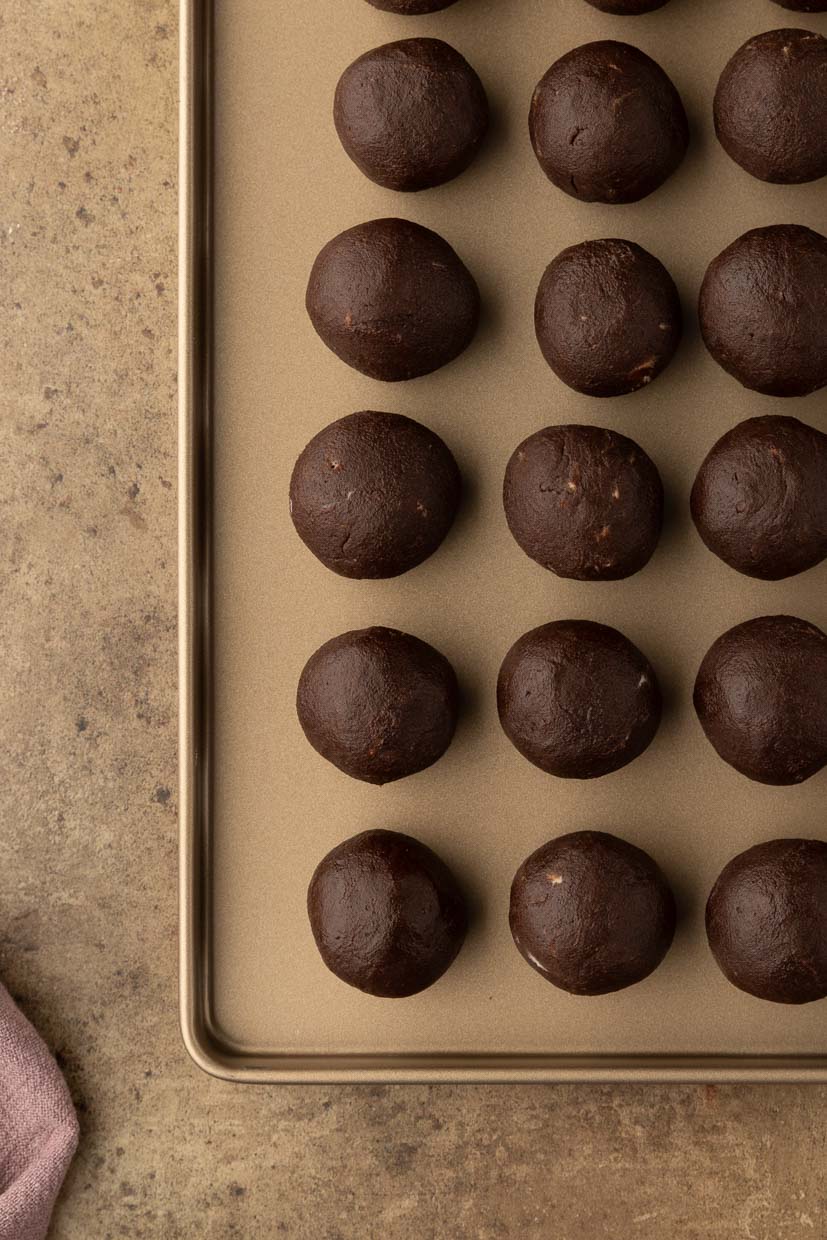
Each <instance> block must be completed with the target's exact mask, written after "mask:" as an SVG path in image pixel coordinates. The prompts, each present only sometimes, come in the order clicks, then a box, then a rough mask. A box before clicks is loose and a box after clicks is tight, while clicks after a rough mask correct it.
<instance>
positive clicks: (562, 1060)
mask: <svg viewBox="0 0 827 1240" xmlns="http://www.w3.org/2000/svg"><path fill="white" fill-rule="evenodd" d="M213 4H214V0H179V23H180V24H179V88H180V95H179V251H178V253H179V261H178V275H179V282H178V315H179V318H178V359H179V366H178V372H179V379H178V383H179V387H178V606H179V613H178V614H179V621H178V671H179V682H178V683H179V746H180V758H179V763H180V774H179V806H180V809H179V813H180V830H179V1009H180V1028H181V1034H182V1037H183V1041H184V1045H185V1047H186V1049H187V1051H188V1053H189V1055H190V1056H191V1058H192V1059H193V1061H194V1062H195V1063H196V1064H197V1065H198V1067H199V1068H201V1069H202V1070H203V1071H204V1072H206V1073H208V1074H209V1075H211V1076H214V1077H217V1078H219V1079H221V1080H224V1081H230V1082H234V1083H248V1084H249V1083H258V1084H271V1085H272V1084H278V1085H286V1084H305V1085H330V1084H332V1083H334V1082H340V1083H342V1084H393V1083H398V1084H402V1083H428V1084H431V1083H443V1082H444V1083H451V1084H459V1083H485V1084H508V1083H518V1082H528V1081H531V1082H538V1083H564V1082H569V1083H573V1082H592V1083H595V1084H597V1083H601V1082H602V1083H622V1082H639V1083H648V1084H668V1083H679V1082H680V1083H693V1082H695V1083H710V1084H713V1083H725V1082H738V1081H741V1082H745V1083H746V1082H750V1083H781V1082H787V1083H799V1084H803V1083H824V1082H827V1056H822V1055H798V1056H796V1055H784V1056H781V1055H765V1056H760V1055H750V1056H747V1055H720V1056H698V1055H687V1054H675V1055H659V1056H646V1055H624V1056H619V1055H599V1054H589V1055H578V1054H572V1055H560V1056H539V1055H519V1054H507V1053H506V1054H502V1055H495V1056H491V1055H489V1056H474V1055H453V1056H440V1055H427V1054H424V1055H423V1054H418V1055H416V1054H412V1055H406V1056H397V1055H393V1056H391V1055H384V1056H383V1055H381V1054H377V1055H371V1056H359V1055H335V1054H333V1055H327V1054H316V1055H276V1056H265V1057H256V1056H254V1055H252V1054H247V1053H244V1052H241V1051H236V1050H233V1049H232V1048H228V1047H225V1046H223V1045H222V1042H221V1039H220V1037H219V1036H218V1035H217V1034H216V1033H215V1031H213V1030H212V1029H211V1028H210V1022H209V1019H208V1011H209V986H210V982H209V973H208V963H207V962H208V953H207V950H206V949H207V946H208V933H209V908H208V888H207V885H206V883H205V882H204V871H205V868H206V859H207V855H208V847H209V826H210V817H209V812H210V810H209V803H208V799H207V790H208V775H209V768H210V733H209V726H208V725H209V719H208V717H207V716H208V694H209V657H208V651H209V614H208V608H207V598H208V591H207V590H206V589H205V579H206V578H207V577H208V567H209V538H208V526H207V525H205V521H206V520H207V518H208V508H207V507H206V506H205V505H202V503H201V487H202V483H203V478H202V474H203V471H204V466H205V451H206V448H207V446H208V444H207V439H208V436H203V437H202V438H201V439H199V431H200V430H201V427H202V422H204V421H205V414H208V412H209V409H210V376H209V353H210V350H209V341H210V335H209V333H210V307H209V296H208V294H209V290H210V284H209V271H210V240H211V238H210V233H211V226H210V225H211V193H210V175H211V159H210V151H209V140H208V135H209V108H210V104H211V97H212V81H211V74H210V53H211V24H212V17H213V11H214V10H213ZM206 425H207V426H208V422H206Z"/></svg>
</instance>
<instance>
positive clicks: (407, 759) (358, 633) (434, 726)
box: [296, 628, 459, 784]
mask: <svg viewBox="0 0 827 1240" xmlns="http://www.w3.org/2000/svg"><path fill="white" fill-rule="evenodd" d="M458 698H459V692H458V688H457V678H456V675H455V673H454V669H453V668H452V667H451V664H450V663H449V662H448V660H447V659H446V658H445V656H444V655H441V654H440V653H439V651H438V650H434V648H433V646H429V645H428V644H427V642H423V641H420V640H419V638H418V637H411V636H410V634H409V633H400V632H398V631H397V630H396V629H384V628H371V629H355V630H353V631H351V632H349V633H342V634H341V635H340V636H339V637H334V638H331V640H330V641H328V642H325V644H324V645H323V646H320V647H319V649H318V650H317V651H316V653H315V654H313V655H311V656H310V658H309V659H308V661H307V663H306V664H305V666H304V670H303V671H302V674H301V677H300V679H299V687H298V692H297V695H296V710H297V712H298V716H299V723H300V724H301V726H302V729H303V731H304V734H305V736H306V737H307V739H308V740H309V741H310V744H311V745H312V746H313V748H314V749H315V750H316V752H317V753H320V754H321V755H322V757H323V758H327V760H328V762H332V763H333V765H334V766H337V767H338V768H339V770H340V771H344V773H345V774H346V775H350V776H352V777H353V779H362V780H364V781H365V783H368V784H388V783H391V782H392V781H393V780H395V779H403V778H404V777H405V776H406V775H414V774H416V772H417V771H424V769H425V768H426V767H427V766H432V765H433V763H434V762H436V760H437V759H438V758H441V757H442V755H443V754H444V753H445V750H446V749H447V748H448V746H449V745H450V743H451V740H452V738H453V735H454V730H455V728H456V724H457V707H458Z"/></svg>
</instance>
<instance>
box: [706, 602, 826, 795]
mask: <svg viewBox="0 0 827 1240" xmlns="http://www.w3.org/2000/svg"><path fill="white" fill-rule="evenodd" d="M694 702H695V710H696V711H697V712H698V718H699V720H700V722H701V727H702V728H703V730H704V732H705V733H706V738H707V740H708V741H709V742H710V744H711V745H712V746H713V747H714V748H715V750H716V751H717V753H718V755H719V756H720V757H721V758H723V760H724V762H728V763H729V765H730V766H734V767H735V769H736V771H740V772H741V774H742V775H746V776H747V778H748V779H754V780H756V781H757V782H758V783H760V784H776V785H780V786H784V785H787V784H800V783H803V781H804V780H805V779H809V778H810V776H811V775H815V774H816V772H817V771H820V770H821V768H822V767H823V766H824V764H825V763H827V635H825V634H824V633H822V631H821V629H817V628H816V626H815V625H814V624H808V623H807V621H806V620H798V619H797V618H796V617H794V616H759V617H758V618H757V619H755V620H747V621H745V622H744V623H743V624H736V625H735V627H734V628H732V629H728V630H727V632H726V633H724V634H723V635H722V636H721V637H719V638H718V640H717V641H715V642H713V643H712V645H711V646H710V648H709V650H708V651H707V653H706V656H705V657H704V660H703V662H702V663H701V666H700V669H699V671H698V675H697V678H696V680H695V692H694Z"/></svg>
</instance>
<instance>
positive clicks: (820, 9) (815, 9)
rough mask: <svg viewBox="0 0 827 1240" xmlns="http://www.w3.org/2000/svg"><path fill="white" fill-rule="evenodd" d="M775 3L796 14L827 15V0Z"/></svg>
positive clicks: (786, 0)
mask: <svg viewBox="0 0 827 1240" xmlns="http://www.w3.org/2000/svg"><path fill="white" fill-rule="evenodd" d="M775 3H776V4H780V5H781V8H782V9H792V11H793V12H794V13H827V0H775Z"/></svg>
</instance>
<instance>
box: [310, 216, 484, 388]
mask: <svg viewBox="0 0 827 1240" xmlns="http://www.w3.org/2000/svg"><path fill="white" fill-rule="evenodd" d="M307 313H308V314H309V315H310V320H311V322H312V324H313V326H314V327H315V329H316V331H317V332H318V333H319V335H320V336H321V338H322V340H323V341H324V343H325V344H326V345H327V347H328V348H329V349H331V350H332V351H333V352H334V353H335V354H336V356H337V357H340V358H341V359H342V361H343V362H347V364H348V366H352V367H353V368H354V370H359V371H361V372H362V374H364V375H369V376H370V377H371V378H372V379H385V380H387V381H388V382H391V383H393V382H396V381H398V380H400V379H415V378H416V377H417V376H418V375H427V374H429V373H430V372H431V371H432V370H438V369H439V367H440V366H444V365H445V364H446V363H447V362H450V361H452V360H453V359H454V358H455V357H458V356H459V354H460V353H461V352H462V351H463V349H464V348H465V347H466V346H467V345H468V344H470V343H471V340H472V339H473V336H474V333H475V332H476V330H477V323H478V321H479V313H480V295H479V290H478V289H477V286H476V284H475V282H474V278H473V276H472V275H471V273H470V272H469V271H468V269H467V268H466V267H465V265H464V264H463V263H462V261H461V260H460V258H459V257H458V256H457V255H456V254H455V252H454V251H453V250H452V249H451V247H450V245H449V244H448V242H447V241H444V240H443V239H442V237H440V236H438V235H437V233H435V232H431V230H430V229H429V228H422V227H421V225H419V224H412V223H411V222H410V220H396V219H384V220H370V221H369V222H368V223H366V224H357V225H356V227H355V228H348V229H347V231H346V232H343V233H339V235H338V237H334V238H333V240H332V241H328V243H327V245H326V246H325V247H324V249H323V250H322V251H321V253H320V254H319V256H318V258H317V259H316V261H315V263H314V264H313V270H312V271H311V273H310V281H309V283H308V286H307Z"/></svg>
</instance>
